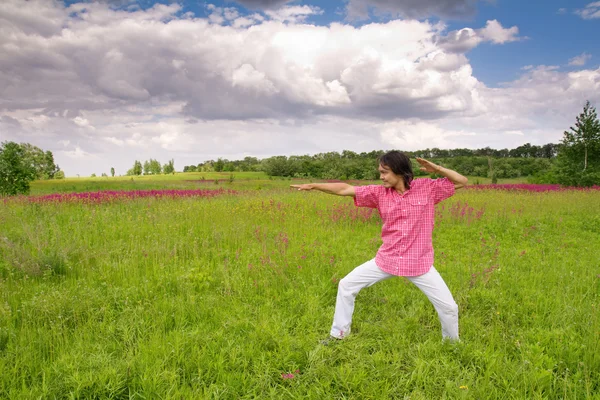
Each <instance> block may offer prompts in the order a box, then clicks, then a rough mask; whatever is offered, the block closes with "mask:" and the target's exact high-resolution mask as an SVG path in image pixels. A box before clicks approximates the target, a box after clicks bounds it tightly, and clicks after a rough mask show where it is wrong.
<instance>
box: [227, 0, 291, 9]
mask: <svg viewBox="0 0 600 400" xmlns="http://www.w3.org/2000/svg"><path fill="white" fill-rule="evenodd" d="M234 1H235V2H236V3H238V4H241V5H242V6H244V7H246V8H248V9H250V10H272V9H276V8H279V7H281V6H282V5H284V4H286V3H289V2H290V1H292V0H234Z"/></svg>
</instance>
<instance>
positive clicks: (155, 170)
mask: <svg viewBox="0 0 600 400" xmlns="http://www.w3.org/2000/svg"><path fill="white" fill-rule="evenodd" d="M149 164H150V168H149V172H150V174H152V175H160V174H161V173H162V165H160V162H158V160H155V159H153V158H151V159H150V162H149ZM144 169H145V168H144Z"/></svg>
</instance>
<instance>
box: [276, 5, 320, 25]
mask: <svg viewBox="0 0 600 400" xmlns="http://www.w3.org/2000/svg"><path fill="white" fill-rule="evenodd" d="M265 14H266V15H267V16H269V18H271V19H272V20H274V21H280V22H292V23H298V22H304V21H306V18H308V17H309V16H311V15H320V14H323V10H321V9H320V8H319V7H311V6H306V5H305V6H290V7H282V8H280V9H278V10H274V11H266V12H265Z"/></svg>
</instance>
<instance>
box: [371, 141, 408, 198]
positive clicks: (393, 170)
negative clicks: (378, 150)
mask: <svg viewBox="0 0 600 400" xmlns="http://www.w3.org/2000/svg"><path fill="white" fill-rule="evenodd" d="M378 161H379V176H380V178H381V180H382V181H383V183H384V185H385V186H390V187H396V184H397V183H398V180H400V179H401V180H402V181H403V183H404V188H405V189H407V190H408V189H410V183H411V182H412V180H413V178H414V175H413V171H412V163H411V162H410V158H408V156H407V155H406V154H404V153H402V152H400V151H397V150H392V151H388V152H387V153H385V154H384V155H382V156H380V157H379V159H378Z"/></svg>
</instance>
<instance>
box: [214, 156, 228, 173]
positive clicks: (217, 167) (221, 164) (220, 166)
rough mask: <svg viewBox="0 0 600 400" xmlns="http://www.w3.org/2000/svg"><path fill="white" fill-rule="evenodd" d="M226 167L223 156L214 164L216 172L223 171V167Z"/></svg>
mask: <svg viewBox="0 0 600 400" xmlns="http://www.w3.org/2000/svg"><path fill="white" fill-rule="evenodd" d="M224 167H225V161H223V159H222V158H219V159H218V160H217V162H215V163H214V164H213V168H214V169H215V171H216V172H221V171H223V168H224Z"/></svg>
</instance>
